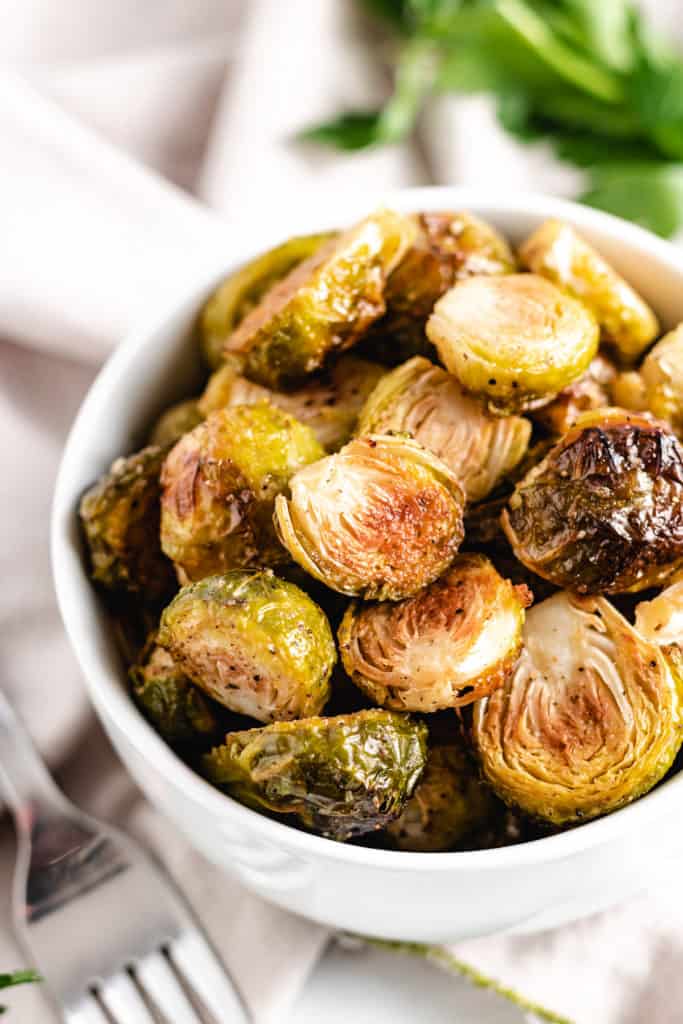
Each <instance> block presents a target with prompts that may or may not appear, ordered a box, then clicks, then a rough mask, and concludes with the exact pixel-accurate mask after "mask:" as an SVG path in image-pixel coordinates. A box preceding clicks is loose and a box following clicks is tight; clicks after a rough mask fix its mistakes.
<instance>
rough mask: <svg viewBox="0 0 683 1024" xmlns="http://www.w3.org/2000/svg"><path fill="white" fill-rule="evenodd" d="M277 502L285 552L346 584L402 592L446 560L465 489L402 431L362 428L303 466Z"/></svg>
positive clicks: (381, 593) (367, 592)
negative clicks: (371, 433) (364, 432)
mask: <svg viewBox="0 0 683 1024" xmlns="http://www.w3.org/2000/svg"><path fill="white" fill-rule="evenodd" d="M290 491H291V499H290V500H288V499H287V498H285V497H284V495H279V496H278V498H277V499H276V502H275V520H276V526H277V530H278V534H279V536H280V539H281V541H282V543H283V544H284V545H285V547H286V548H287V550H288V551H289V553H290V554H291V556H292V558H294V560H295V561H296V562H298V563H299V565H301V566H302V568H304V569H305V570H306V571H307V572H309V573H310V574H311V576H314V577H315V578H316V579H319V580H321V581H322V582H323V583H325V584H326V585H327V586H328V587H331V588H332V590H339V591H341V593H343V594H351V595H358V596H363V597H366V598H378V599H379V600H385V599H389V600H399V599H400V598H402V597H408V596H409V595H410V594H414V593H415V592H416V591H418V590H420V589H421V588H422V587H424V586H426V585H427V584H428V583H431V582H432V580H434V579H436V578H437V576H440V575H441V573H442V572H443V571H444V570H445V569H446V568H447V567H448V566H449V565H450V563H451V562H452V560H453V558H454V556H455V554H456V552H457V550H458V547H459V545H460V542H461V540H462V536H463V529H462V516H463V506H464V496H463V492H462V490H461V488H460V484H459V483H458V481H457V479H456V478H455V476H454V475H453V474H452V473H451V471H450V470H449V469H448V467H447V466H445V465H444V464H443V463H442V462H441V461H440V460H439V459H437V458H436V456H435V455H432V454H431V453H430V452H427V451H425V449H424V448H421V447H420V445H418V444H417V443H416V442H415V441H412V440H410V439H407V438H403V437H388V436H376V437H362V438H356V439H354V440H353V441H350V442H349V444H347V445H346V447H345V448H342V450H341V451H340V452H338V453H337V454H336V455H328V456H327V458H326V459H321V460H320V461H319V462H317V463H315V464H314V465H312V466H307V467H306V468H305V469H303V470H300V471H299V472H298V473H297V474H296V475H295V476H293V477H292V479H291V480H290Z"/></svg>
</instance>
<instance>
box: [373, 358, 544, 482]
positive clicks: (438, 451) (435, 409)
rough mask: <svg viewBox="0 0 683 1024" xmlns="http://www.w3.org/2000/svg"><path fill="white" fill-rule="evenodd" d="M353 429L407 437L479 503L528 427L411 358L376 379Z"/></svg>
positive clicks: (510, 464) (518, 454)
mask: <svg viewBox="0 0 683 1024" xmlns="http://www.w3.org/2000/svg"><path fill="white" fill-rule="evenodd" d="M356 431H357V433H358V434H389V433H404V434H410V435H411V437H414V438H415V440H416V441H418V442H419V443H420V444H421V445H423V447H425V448H428V449H429V450H430V451H431V452H434V454H435V455H438V457H439V458H440V459H441V460H442V461H443V462H445V463H446V465H447V466H448V467H449V468H450V469H452V470H453V472H454V473H455V475H456V476H457V477H458V479H459V480H460V483H461V484H462V486H463V489H464V491H465V495H466V497H467V500H468V501H480V500H481V499H482V498H485V497H486V495H487V494H488V493H489V492H490V491H492V490H493V488H494V487H495V486H496V484H498V483H499V482H500V480H501V479H502V478H503V477H504V476H505V475H506V474H507V473H509V472H510V470H512V469H513V468H514V467H515V466H516V465H517V463H518V462H519V461H520V459H521V458H522V456H523V455H524V453H525V452H526V449H527V445H528V443H529V438H530V436H531V424H530V423H529V421H528V420H526V419H523V418H522V417H521V416H493V415H492V414H491V413H490V412H488V410H487V408H486V405H485V403H484V402H483V400H481V399H479V398H474V397H473V396H471V395H468V394H466V393H465V392H464V391H463V389H462V387H461V386H460V384H459V382H458V381H457V380H456V379H455V377H452V376H451V375H450V374H449V373H446V371H445V370H443V369H442V368H441V367H440V366H434V364H433V363H430V362H429V360H428V359H424V358H423V357H422V356H415V357H414V358H413V359H410V360H409V361H408V362H407V363H404V364H403V365H402V366H398V367H397V368H396V369H395V370H392V371H391V373H388V374H386V375H385V376H384V377H383V378H382V380H380V382H379V384H378V385H377V387H376V388H375V390H374V391H373V392H372V394H371V395H370V397H369V398H368V400H367V402H366V404H365V406H364V408H363V411H362V413H361V415H360V418H359V420H358V426H357V428H356Z"/></svg>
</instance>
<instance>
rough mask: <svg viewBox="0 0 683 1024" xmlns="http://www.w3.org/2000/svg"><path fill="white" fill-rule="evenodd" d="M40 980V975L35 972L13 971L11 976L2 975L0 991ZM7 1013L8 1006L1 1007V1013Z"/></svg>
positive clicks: (0, 975) (0, 977) (0, 976)
mask: <svg viewBox="0 0 683 1024" xmlns="http://www.w3.org/2000/svg"><path fill="white" fill-rule="evenodd" d="M40 980H41V978H40V975H39V974H38V973H37V972H36V971H33V970H26V971H13V972H12V973H11V974H0V989H2V988H11V987H12V986H14V985H29V984H33V982H35V981H40ZM6 1011H7V1007H6V1006H0V1013H5V1012H6Z"/></svg>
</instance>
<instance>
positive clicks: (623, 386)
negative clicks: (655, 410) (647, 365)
mask: <svg viewBox="0 0 683 1024" xmlns="http://www.w3.org/2000/svg"><path fill="white" fill-rule="evenodd" d="M610 395H611V398H612V404H613V405H617V406H619V407H620V408H622V409H630V410H631V411H632V412H647V392H646V390H645V382H644V381H643V378H642V377H641V375H640V373H639V372H638V370H622V372H621V373H618V374H617V375H616V377H615V378H614V380H613V381H612V383H611V385H610Z"/></svg>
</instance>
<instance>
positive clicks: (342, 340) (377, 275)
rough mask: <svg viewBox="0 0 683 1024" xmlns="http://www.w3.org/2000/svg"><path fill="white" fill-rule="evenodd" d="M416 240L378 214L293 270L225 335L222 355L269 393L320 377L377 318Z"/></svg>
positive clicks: (401, 220) (391, 217)
mask: <svg viewBox="0 0 683 1024" xmlns="http://www.w3.org/2000/svg"><path fill="white" fill-rule="evenodd" d="M414 237H415V225H414V223H413V221H412V220H410V219H409V218H408V217H404V216H401V215H400V214H398V213H393V212H392V211H391V210H379V211H378V212H377V213H374V214H372V215H371V216H370V217H367V218H366V219H365V220H363V221H361V222H360V223H359V224H357V225H356V226H355V227H353V228H350V229H349V230H348V231H345V232H344V233H343V234H342V235H340V236H339V237H338V238H334V239H332V240H330V241H329V242H327V243H325V244H324V245H323V246H321V247H320V249H318V251H317V252H316V253H315V254H314V255H313V256H311V257H310V259H308V260H305V261H304V262H303V263H301V264H299V266H298V267H295V268H294V270H292V271H291V272H290V273H289V274H288V275H287V277H285V278H283V279H282V281H280V282H279V283H278V284H276V285H275V287H274V288H271V289H270V290H269V291H268V292H267V293H266V295H264V297H263V299H262V300H261V301H260V302H259V304H258V305H257V306H255V307H254V309H253V310H252V311H251V312H250V313H248V314H247V316H246V317H245V318H244V320H242V322H241V323H240V324H239V326H238V327H237V328H236V329H235V330H234V331H233V332H232V334H231V335H230V337H229V338H228V339H227V341H226V344H225V351H226V352H227V353H237V354H238V355H240V356H241V357H243V359H244V368H245V369H244V372H245V374H246V375H247V376H248V377H251V378H252V379H253V380H256V381H258V382H259V383H260V384H267V385H269V386H270V387H273V388H279V387H282V386H285V387H287V386H292V385H293V384H296V383H297V382H298V381H300V380H301V379H302V378H303V377H305V376H306V374H309V373H312V372H313V371H314V370H319V369H320V367H321V366H322V365H323V363H324V361H325V358H326V357H327V355H328V353H331V352H339V351H341V350H343V349H346V348H349V347H350V346H351V345H353V344H354V343H355V342H356V341H358V339H359V338H360V336H361V335H362V334H363V333H364V331H366V330H367V328H368V327H369V326H370V324H371V323H373V322H374V321H375V320H376V319H377V318H378V317H379V316H381V314H382V313H383V312H384V309H385V303H384V287H385V284H386V280H387V277H388V275H389V274H390V273H391V271H392V270H393V269H394V267H395V266H396V265H397V264H398V263H399V262H400V260H401V258H402V256H403V255H404V253H405V251H406V250H407V248H408V247H409V246H410V244H411V243H412V241H413V239H414Z"/></svg>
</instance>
